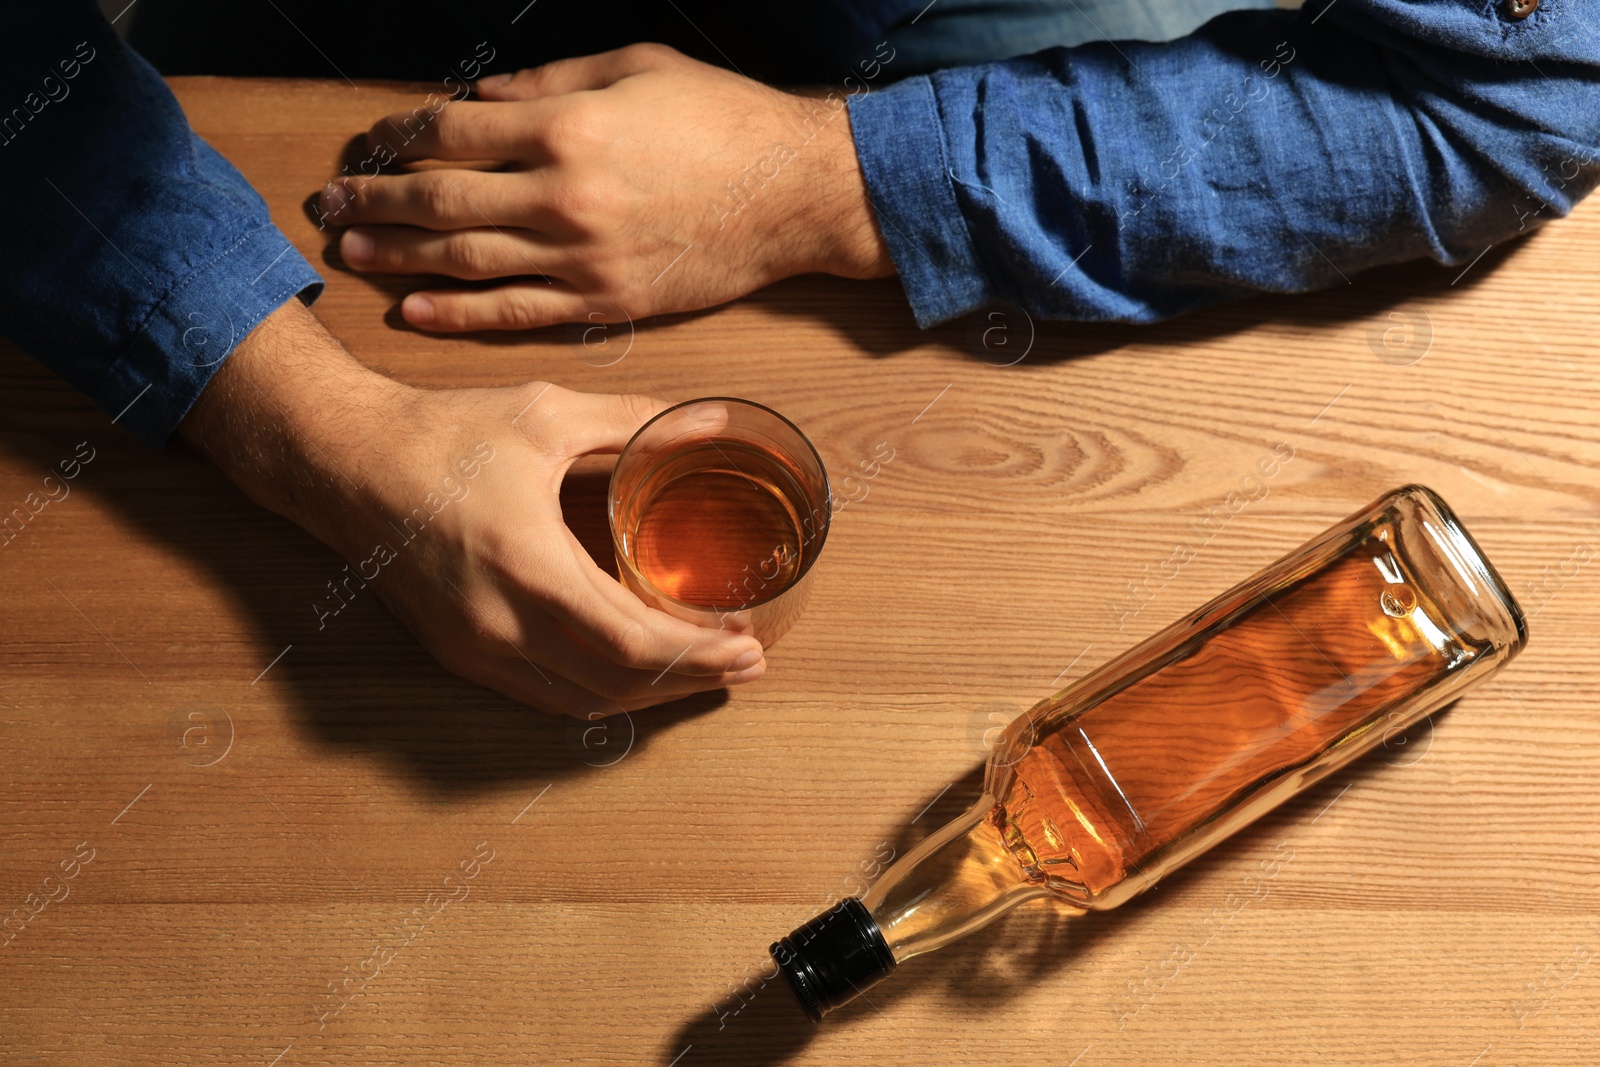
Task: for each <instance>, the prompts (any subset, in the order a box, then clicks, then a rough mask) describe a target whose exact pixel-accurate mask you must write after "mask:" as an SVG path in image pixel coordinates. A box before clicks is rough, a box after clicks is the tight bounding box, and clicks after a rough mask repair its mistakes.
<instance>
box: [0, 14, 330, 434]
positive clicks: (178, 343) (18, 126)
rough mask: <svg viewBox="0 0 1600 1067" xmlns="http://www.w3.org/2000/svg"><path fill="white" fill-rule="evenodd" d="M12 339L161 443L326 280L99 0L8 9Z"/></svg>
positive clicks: (2, 260)
mask: <svg viewBox="0 0 1600 1067" xmlns="http://www.w3.org/2000/svg"><path fill="white" fill-rule="evenodd" d="M0 42H3V43H0V204H3V205H4V207H3V208H0V212H3V216H0V334H3V335H4V336H5V337H6V338H7V339H9V340H10V341H12V342H13V343H15V344H16V345H18V346H19V347H20V348H22V349H23V350H24V351H26V352H28V353H30V354H31V355H33V356H34V357H35V358H37V359H38V360H40V362H42V363H44V364H45V365H46V366H48V367H50V368H51V369H52V370H53V371H55V372H56V373H57V374H59V375H60V376H61V377H62V378H64V379H66V380H67V381H68V382H70V383H71V384H72V385H73V386H74V387H76V388H77V389H79V390H81V391H82V392H84V393H86V394H88V395H89V396H90V397H92V398H93V399H94V402H95V403H96V404H97V405H98V406H99V407H100V408H101V409H102V410H103V411H105V412H106V414H107V415H108V416H109V417H111V418H112V419H113V420H115V421H116V422H117V423H118V424H119V425H121V426H123V427H125V428H126V429H128V430H129V431H130V432H131V433H133V434H134V435H135V436H136V437H138V438H139V439H140V440H142V441H145V442H146V443H148V444H150V445H153V446H155V447H160V446H162V445H163V444H164V443H165V442H166V441H167V440H168V438H170V436H171V435H172V433H173V431H174V430H175V429H176V428H177V426H178V424H179V422H181V421H182V419H183V417H184V415H185V414H186V413H187V412H188V410H189V408H190V407H191V406H192V405H193V404H194V401H195V399H196V398H197V397H198V396H199V395H200V392H201V390H203V389H204V388H205V386H206V383H207V382H209V381H210V380H211V376H212V375H213V374H215V373H216V370H217V368H218V367H219V366H220V365H221V364H222V362H223V361H224V360H225V359H226V358H227V356H228V354H229V353H230V352H231V351H232V350H233V348H234V347H235V346H236V345H237V344H238V342H239V341H241V340H243V338H244V337H245V335H246V334H248V333H249V332H250V331H251V330H252V329H253V328H254V327H255V326H256V325H257V324H259V323H260V322H261V320H262V319H263V318H265V317H266V316H267V315H268V314H270V313H271V312H272V311H273V310H275V309H276V308H278V307H279V306H280V305H282V304H283V303H284V302H286V301H287V300H290V299H292V298H294V297H297V296H298V297H300V298H301V299H303V300H305V301H306V302H307V303H309V302H310V301H311V300H312V299H314V298H315V297H316V295H317V294H318V293H319V292H320V291H321V287H322V279H321V278H320V277H319V276H318V275H317V272H316V271H315V270H314V269H313V268H312V267H311V265H310V264H309V263H308V262H307V261H306V260H305V258H304V257H303V256H301V255H300V253H299V252H297V251H296V250H295V248H294V247H293V246H292V245H291V244H290V243H289V240H288V239H287V238H286V237H285V236H284V235H283V233H282V232H281V231H279V230H278V228H277V227H276V226H274V225H273V223H272V219H271V216H270V214H269V212H268V210H267V206H266V203H265V202H264V201H263V200H262V199H261V197H260V196H259V195H258V194H257V193H256V192H255V190H254V189H252V188H251V187H250V185H249V183H248V182H246V181H245V180H244V177H243V176H242V175H241V174H240V173H239V172H238V171H237V170H236V169H235V168H234V167H233V166H232V165H231V164H230V163H228V161H227V160H225V159H223V158H222V156H221V155H219V154H218V153H217V152H216V151H214V150H213V149H212V148H211V147H210V146H209V145H207V144H206V143H205V142H204V141H202V140H200V138H198V137H196V136H195V134H194V132H193V131H192V130H190V129H189V125H188V123H187V121H186V120H185V118H184V115H183V111H182V109H181V108H180V107H179V106H178V103H177V101H176V100H175V99H174V98H173V96H172V94H171V92H170V91H169V90H168V89H167V87H166V84H165V83H164V82H163V81H162V80H161V77H160V76H159V75H158V74H157V73H156V72H155V70H154V69H153V68H152V67H151V66H150V65H149V64H147V63H146V62H144V60H143V59H141V58H140V57H139V56H138V55H137V54H136V53H134V52H133V51H132V50H131V49H129V48H127V47H126V46H125V45H124V44H123V43H122V42H121V40H120V39H119V38H118V37H117V36H116V34H115V33H114V32H113V31H112V29H111V27H110V26H109V24H108V23H107V22H106V21H105V18H104V16H102V15H101V14H100V11H99V9H98V8H97V7H96V6H95V4H94V3H93V2H92V0H91V2H79V0H70V2H62V0H57V2H54V3H50V4H31V3H30V4H20V3H19V4H7V5H5V7H4V8H0Z"/></svg>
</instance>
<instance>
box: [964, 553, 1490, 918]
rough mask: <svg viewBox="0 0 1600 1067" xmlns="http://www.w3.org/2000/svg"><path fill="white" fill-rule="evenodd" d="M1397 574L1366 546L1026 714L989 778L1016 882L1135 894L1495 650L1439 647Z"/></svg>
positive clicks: (1485, 645)
mask: <svg viewBox="0 0 1600 1067" xmlns="http://www.w3.org/2000/svg"><path fill="white" fill-rule="evenodd" d="M1402 577H1403V575H1402V573H1401V568H1400V565H1399V563H1398V562H1397V561H1396V559H1395V557H1394V554H1393V553H1392V552H1391V551H1390V549H1389V547H1388V546H1387V545H1386V544H1385V543H1384V542H1382V541H1377V540H1372V541H1368V542H1365V543H1363V544H1361V545H1358V546H1356V548H1354V549H1353V550H1352V551H1350V552H1348V553H1346V554H1345V555H1343V556H1342V557H1340V558H1339V559H1337V560H1336V561H1335V562H1333V563H1332V564H1331V565H1330V566H1329V567H1328V568H1327V569H1325V570H1323V571H1322V572H1320V573H1319V574H1317V575H1316V577H1315V580H1313V581H1307V582H1304V583H1302V584H1299V585H1296V586H1292V587H1290V588H1288V589H1286V590H1284V591H1282V592H1280V593H1277V594H1275V595H1269V596H1265V597H1263V598H1262V600H1261V604H1260V605H1259V606H1258V607H1257V608H1256V609H1255V610H1252V611H1250V612H1248V613H1247V614H1245V615H1243V616H1241V617H1240V618H1239V619H1238V620H1237V621H1236V622H1235V623H1234V624H1233V625H1231V626H1227V627H1226V628H1224V629H1222V630H1220V631H1218V632H1215V633H1212V634H1210V635H1208V636H1207V637H1206V639H1205V640H1204V641H1203V642H1200V643H1198V645H1197V647H1196V648H1195V649H1194V651H1193V653H1192V654H1191V655H1189V656H1187V657H1184V658H1182V659H1180V660H1177V661H1175V662H1173V663H1170V664H1168V665H1167V666H1166V667H1164V668H1163V669H1162V670H1159V671H1156V672H1154V673H1151V674H1148V675H1146V676H1144V677H1143V678H1139V679H1137V680H1136V681H1134V682H1133V683H1132V684H1130V685H1128V686H1127V687H1126V688H1124V689H1121V690H1119V691H1116V692H1113V693H1110V694H1108V695H1107V696H1105V697H1104V698H1102V699H1101V700H1099V701H1098V702H1096V703H1094V704H1093V705H1091V706H1089V707H1080V706H1077V705H1076V704H1075V702H1072V701H1066V700H1060V701H1057V702H1056V706H1055V707H1052V708H1047V709H1044V710H1037V711H1035V713H1034V714H1033V715H1032V716H1030V717H1028V718H1027V719H1026V721H1025V722H1024V723H1023V727H1024V729H1023V730H1022V731H1021V732H1020V736H1018V737H1013V738H1008V741H1009V743H1011V744H1013V745H1015V744H1017V743H1018V742H1019V741H1029V742H1031V743H1030V744H1028V747H1027V748H1026V749H1025V750H1023V751H1021V752H1020V754H1019V756H1018V758H1016V759H1015V761H1014V762H1012V761H1010V760H1007V759H1004V758H1003V759H1002V760H1001V761H999V763H998V765H997V768H996V770H995V771H994V772H993V774H992V776H991V781H990V786H991V788H996V787H998V789H999V790H1000V791H999V793H998V797H999V803H998V804H997V805H996V806H995V808H994V811H993V813H992V815H991V818H992V819H993V820H994V821H995V825H996V828H997V829H998V830H999V831H1001V834H1002V837H1003V839H1004V841H1005V843H1006V845H1007V846H1009V848H1010V850H1011V851H1012V853H1013V854H1014V855H1015V856H1016V857H1017V859H1018V860H1019V861H1020V862H1021V863H1022V865H1023V868H1024V870H1025V871H1026V872H1027V873H1028V875H1029V876H1030V877H1032V878H1037V879H1041V880H1044V881H1046V882H1052V881H1053V882H1055V883H1057V884H1058V888H1060V889H1062V890H1064V891H1065V892H1066V894H1067V895H1068V896H1069V897H1071V898H1081V899H1082V900H1083V902H1084V903H1091V902H1095V901H1097V900H1099V899H1100V898H1103V897H1104V896H1105V895H1107V894H1111V893H1116V892H1119V891H1120V892H1121V893H1122V895H1124V896H1129V895H1132V893H1133V892H1136V891H1137V890H1138V889H1140V888H1143V885H1142V884H1141V880H1140V879H1139V878H1138V875H1139V874H1140V873H1141V872H1142V871H1143V870H1145V869H1146V868H1151V867H1160V868H1165V866H1166V863H1165V862H1164V861H1165V859H1166V854H1168V853H1171V852H1173V851H1175V850H1176V851H1181V850H1182V848H1183V845H1184V841H1185V839H1186V838H1187V837H1188V835H1189V834H1190V833H1191V832H1193V831H1194V830H1196V829H1198V828H1200V827H1203V826H1206V825H1208V824H1209V823H1211V822H1212V821H1214V820H1217V819H1220V818H1224V817H1226V816H1228V815H1229V813H1230V812H1231V811H1232V809H1233V807H1234V804H1235V801H1236V799H1237V798H1239V797H1240V796H1242V795H1245V794H1248V793H1250V792H1252V791H1253V790H1255V789H1256V788H1257V787H1258V786H1259V785H1260V784H1262V783H1264V782H1266V781H1267V780H1269V779H1272V778H1274V777H1277V776H1279V775H1281V774H1283V773H1285V772H1286V771H1289V770H1292V769H1293V768H1295V767H1297V766H1303V765H1309V764H1311V763H1312V762H1313V761H1315V760H1316V759H1317V758H1318V757H1320V756H1321V755H1322V754H1323V752H1324V751H1325V750H1326V749H1327V748H1328V747H1329V746H1330V745H1332V744H1334V743H1335V742H1337V741H1340V740H1341V739H1345V738H1348V737H1350V736H1352V734H1353V733H1354V732H1357V731H1365V730H1378V731H1382V730H1384V729H1386V728H1388V727H1390V726H1391V725H1392V724H1391V723H1390V722H1389V721H1388V714H1387V713H1388V711H1389V709H1390V708H1393V707H1394V706H1395V705H1396V704H1397V703H1398V702H1399V701H1400V699H1401V698H1403V697H1404V696H1406V695H1407V694H1409V693H1412V692H1414V691H1416V690H1417V689H1419V688H1422V687H1424V686H1426V685H1427V684H1428V683H1429V682H1430V681H1432V680H1433V679H1435V678H1437V677H1442V676H1443V675H1445V674H1447V673H1448V672H1450V671H1453V670H1455V669H1457V668H1459V667H1460V666H1461V665H1462V664H1463V663H1465V662H1467V661H1469V660H1472V659H1474V658H1476V657H1478V656H1480V655H1483V654H1485V653H1488V652H1492V651H1493V647H1492V645H1491V644H1490V643H1489V642H1488V641H1481V642H1477V643H1474V642H1472V641H1470V640H1467V639H1465V638H1463V637H1462V636H1461V635H1459V634H1457V635H1455V636H1447V631H1448V630H1450V629H1452V628H1453V627H1452V625H1451V623H1450V622H1448V621H1445V622H1444V625H1443V626H1441V624H1440V623H1441V620H1440V617H1439V616H1440V613H1439V611H1438V609H1437V608H1436V607H1435V606H1434V605H1432V604H1430V603H1429V602H1428V601H1427V600H1426V599H1425V596H1423V595H1419V593H1418V591H1417V589H1416V588H1415V587H1414V586H1412V585H1408V584H1406V583H1405V582H1404V581H1401V580H1400V579H1401V578H1402ZM1328 619H1339V620H1342V621H1341V624H1340V625H1338V626H1325V625H1323V621H1324V620H1328ZM1350 620H1359V625H1355V626H1352V625H1349V622H1350ZM1030 735H1033V736H1030Z"/></svg>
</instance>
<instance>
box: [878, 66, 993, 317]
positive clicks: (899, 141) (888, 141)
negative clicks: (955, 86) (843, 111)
mask: <svg viewBox="0 0 1600 1067" xmlns="http://www.w3.org/2000/svg"><path fill="white" fill-rule="evenodd" d="M850 129H851V132H852V134H853V135H854V137H855V142H856V156H857V158H859V159H860V161H861V174H862V176H863V177H864V178H865V179H866V183H867V195H868V196H869V197H870V198H871V200H872V206H873V208H875V209H876V211H877V214H878V228H879V229H880V230H881V231H882V233H883V239H884V241H885V242H886V243H887V244H888V246H889V255H890V256H891V257H892V258H893V259H894V265H895V269H896V270H897V271H898V272H899V274H900V284H901V285H902V286H904V287H905V291H906V299H907V300H909V301H910V303H911V310H912V312H913V313H914V314H915V315H916V317H917V325H918V326H921V327H923V328H924V329H926V328H927V327H929V326H933V325H935V324H936V323H940V322H943V321H945V320H946V319H953V318H955V317H956V316H958V315H964V314H966V313H967V312H969V311H973V310H975V309H977V308H980V307H983V306H984V305H985V304H988V303H991V302H992V301H993V300H994V298H995V293H994V291H993V289H992V287H991V286H990V284H989V278H988V276H987V275H986V274H985V273H984V271H983V269H982V268H981V267H980V265H979V263H978V253H977V250H976V248H975V246H974V245H973V242H972V235H971V234H970V233H969V232H968V230H967V222H966V218H965V217H964V216H963V215H962V214H961V208H960V205H959V204H958V203H957V201H956V193H955V189H954V187H953V186H952V184H951V178H950V160H949V156H948V154H947V153H946V151H945V144H944V124H943V121H942V120H941V117H940V115H939V104H938V101H937V100H936V99H935V97H934V93H933V83H932V82H931V81H929V79H928V78H927V77H926V76H919V77H915V78H907V79H906V80H904V81H902V82H898V83H896V84H895V85H892V86H890V87H888V88H886V89H879V90H874V91H873V92H870V93H865V94H863V95H861V96H857V97H855V98H854V99H852V100H851V101H850Z"/></svg>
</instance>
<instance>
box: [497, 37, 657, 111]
mask: <svg viewBox="0 0 1600 1067" xmlns="http://www.w3.org/2000/svg"><path fill="white" fill-rule="evenodd" d="M679 55H680V53H679V52H678V51H677V50H676V49H673V48H669V47H667V46H666V45H660V44H636V45H629V46H628V47H627V48H619V49H616V50H615V51H612V52H601V53H600V54H599V55H593V56H576V57H574V58H572V59H558V60H556V61H555V62H553V63H546V64H545V65H544V66H542V67H531V68H529V69H527V70H519V71H517V72H516V73H515V74H496V75H493V76H491V77H488V78H480V79H479V80H478V82H477V83H476V84H475V85H474V86H473V88H474V89H475V90H476V91H477V93H478V95H479V96H480V97H482V98H483V99H485V100H536V99H538V98H540V97H544V96H556V95H559V94H561V93H577V92H583V91H585V90H589V89H604V88H606V87H607V86H609V85H613V84H615V83H616V82H619V81H621V80H622V79H623V78H626V77H629V76H630V75H634V74H639V73H642V72H644V71H646V70H651V69H654V68H656V67H658V66H660V65H661V64H662V63H664V62H670V61H671V60H672V59H675V58H677V57H678V56H679Z"/></svg>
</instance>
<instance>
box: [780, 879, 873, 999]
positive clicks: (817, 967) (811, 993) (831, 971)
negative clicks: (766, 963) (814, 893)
mask: <svg viewBox="0 0 1600 1067" xmlns="http://www.w3.org/2000/svg"><path fill="white" fill-rule="evenodd" d="M769 951H771V953H772V958H773V960H774V961H775V962H776V963H777V964H778V966H779V967H780V968H781V969H782V970H783V976H784V977H785V978H787V979H788V980H789V987H790V988H791V989H793V990H794V995H795V997H796V998H797V999H798V1000H799V1001H800V1006H801V1007H802V1008H804V1009H805V1010H806V1014H807V1015H809V1016H811V1021H812V1022H821V1021H822V1017H823V1016H824V1015H826V1014H827V1013H828V1012H829V1011H831V1010H833V1009H834V1008H837V1007H838V1006H839V1005H841V1004H844V1003H846V1002H847V1001H850V1000H852V999H854V997H855V996H856V994H857V993H860V992H861V991H862V990H864V989H867V988H869V987H870V986H873V985H875V984H876V983H877V982H879V981H881V980H882V979H884V978H886V977H888V975H889V972H891V971H893V970H894V955H893V954H892V953H891V952H890V951H889V945H888V943H887V942H885V941H884V939H883V933H882V931H880V930H879V929H878V924H877V923H876V922H874V921H873V918H872V915H871V914H870V913H868V911H867V909H866V906H865V905H864V904H862V903H861V901H860V900H859V899H857V898H855V897H851V898H850V899H848V900H845V901H843V902H841V903H840V904H839V906H838V907H836V908H834V909H833V910H832V911H826V912H823V913H822V914H821V915H818V916H817V917H816V918H815V919H812V920H811V921H810V922H808V923H806V924H805V925H804V926H802V927H800V928H799V929H798V930H796V931H795V932H794V933H792V934H790V935H789V936H788V937H785V938H783V939H782V940H779V941H774V942H773V943H772V948H771V949H770V950H769Z"/></svg>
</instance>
